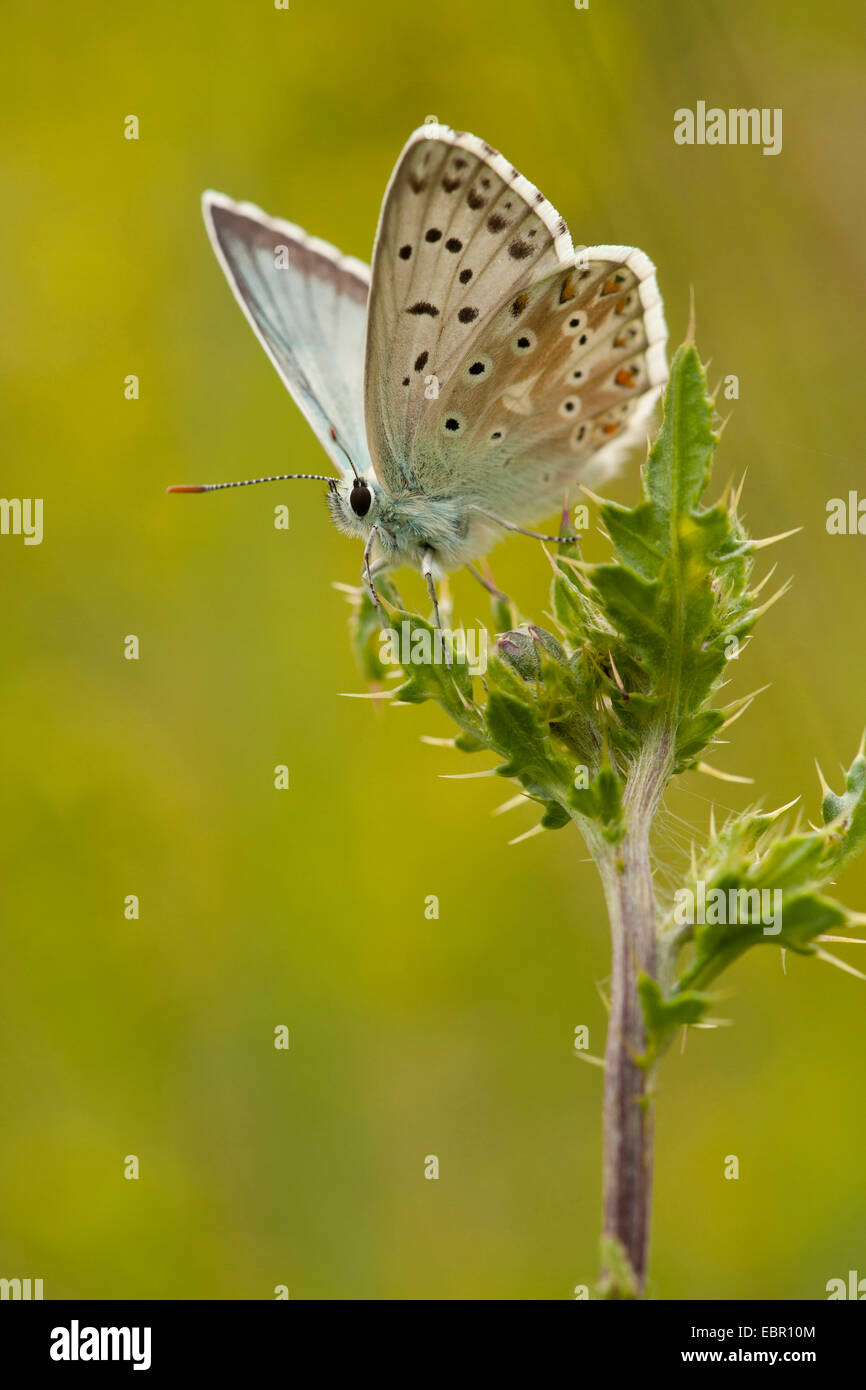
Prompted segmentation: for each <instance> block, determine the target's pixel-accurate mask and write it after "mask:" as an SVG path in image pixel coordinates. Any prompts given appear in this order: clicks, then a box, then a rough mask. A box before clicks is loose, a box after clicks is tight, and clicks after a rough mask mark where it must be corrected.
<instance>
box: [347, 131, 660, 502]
mask: <svg viewBox="0 0 866 1390" xmlns="http://www.w3.org/2000/svg"><path fill="white" fill-rule="evenodd" d="M485 195H486V196H487V201H485V202H483V203H482V198H483V197H485ZM506 204H508V206H506ZM467 272H471V274H467ZM461 277H462V278H461ZM665 339H666V330H665V325H664V317H663V313H662V309H661V304H660V300H659V295H658V290H657V288H656V284H655V276H654V271H653V267H652V265H651V263H650V262H649V260H648V259H647V257H646V256H644V255H643V253H642V252H640V251H635V250H633V249H632V248H629V247H597V248H594V249H590V250H588V251H582V252H581V253H580V254H579V255H575V252H574V249H573V247H572V243H571V239H570V236H569V234H568V230H567V228H566V227H565V223H564V222H562V220H561V219H560V218H559V217H558V215H557V213H556V212H555V210H554V209H553V208H552V207H551V205H550V204H549V203H547V202H546V200H544V199H543V197H542V195H541V194H540V193H538V192H537V190H536V189H534V188H533V187H532V185H530V184H528V183H527V182H526V180H524V179H522V177H521V176H520V175H519V174H518V173H517V171H516V170H514V169H512V168H511V166H510V165H508V164H507V163H506V161H504V160H503V159H502V156H500V155H497V154H496V153H495V152H493V151H490V147H489V146H484V145H482V143H481V142H480V141H478V140H476V139H475V138H474V137H472V136H464V135H455V134H454V132H450V131H447V130H445V129H444V128H442V127H436V128H435V131H434V132H433V134H432V136H431V134H430V133H429V131H428V130H425V129H423V128H422V130H421V131H419V132H416V136H415V137H413V139H412V140H410V143H409V145H408V146H407V148H406V150H405V151H404V154H403V156H402V158H401V160H400V162H399V164H398V166H397V169H396V170H395V174H394V177H393V179H392V182H391V185H390V187H389V191H388V194H387V195H386V201H385V206H384V208H383V213H382V220H381V223H380V230H379V235H378V238H377V244H376V253H375V258H374V271H373V289H372V294H371V310H370V327H369V331H368V338H367V361H366V380H365V398H366V411H367V431H368V439H369V442H370V445H371V451H372V454H373V458H374V462H375V465H376V468H377V471H378V472H379V473H380V476H381V477H382V479H383V481H384V482H385V485H386V486H387V487H388V488H389V490H395V491H397V492H399V491H400V490H401V488H402V489H405V488H410V489H420V490H422V491H423V492H425V493H428V494H429V495H431V496H436V495H452V496H455V495H456V496H462V497H464V498H465V499H466V500H467V502H476V503H477V504H479V505H483V506H486V507H488V508H489V509H491V510H494V511H496V512H497V513H498V514H500V515H503V516H505V517H507V518H508V519H511V520H514V521H518V522H519V521H528V520H530V519H531V518H532V517H533V516H540V515H543V514H544V513H545V511H548V510H550V509H551V507H552V506H554V505H558V504H559V503H560V502H561V501H562V497H563V492H564V491H565V489H566V488H567V487H568V485H569V484H570V483H573V482H574V481H575V480H576V479H578V478H584V479H588V478H589V477H591V476H593V477H594V476H598V474H599V473H601V472H604V471H606V470H607V469H609V468H610V466H611V465H612V463H613V462H614V461H615V457H616V456H618V455H619V454H621V453H622V452H623V450H624V449H627V448H628V447H629V445H630V444H632V443H633V442H634V440H635V438H636V437H637V436H638V435H639V433H640V432H641V430H642V428H643V425H644V423H645V421H646V419H647V416H648V414H649V413H650V411H651V410H652V407H653V405H654V403H655V400H656V398H657V395H658V392H659V390H660V388H661V385H662V384H663V383H664V380H665V377H666V362H665V353H664V344H665Z"/></svg>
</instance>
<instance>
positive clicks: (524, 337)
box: [511, 328, 538, 357]
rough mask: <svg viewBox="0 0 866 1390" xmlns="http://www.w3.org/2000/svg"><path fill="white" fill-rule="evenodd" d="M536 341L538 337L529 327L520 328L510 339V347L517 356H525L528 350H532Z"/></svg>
mask: <svg viewBox="0 0 866 1390" xmlns="http://www.w3.org/2000/svg"><path fill="white" fill-rule="evenodd" d="M537 342H538V339H537V338H536V336H535V334H534V333H533V331H532V329H531V328H521V330H520V332H519V333H515V335H514V337H513V338H512V339H511V348H512V351H513V352H516V353H517V356H518V357H525V356H526V354H527V353H528V352H532V350H533V348H534V347H535V345H536V343H537Z"/></svg>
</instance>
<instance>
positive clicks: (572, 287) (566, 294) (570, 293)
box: [559, 270, 577, 304]
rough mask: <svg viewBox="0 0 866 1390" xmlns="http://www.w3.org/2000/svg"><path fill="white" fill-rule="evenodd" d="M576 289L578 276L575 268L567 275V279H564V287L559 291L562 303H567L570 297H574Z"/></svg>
mask: <svg viewBox="0 0 866 1390" xmlns="http://www.w3.org/2000/svg"><path fill="white" fill-rule="evenodd" d="M576 290H577V276H576V275H575V273H574V271H573V270H570V271H569V272H568V274H567V275H566V277H565V279H564V280H563V282H562V288H561V290H560V291H559V302H560V304H567V303H568V301H569V300H570V299H574V296H575V292H576Z"/></svg>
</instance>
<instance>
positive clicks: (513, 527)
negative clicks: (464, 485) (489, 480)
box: [473, 507, 580, 544]
mask: <svg viewBox="0 0 866 1390" xmlns="http://www.w3.org/2000/svg"><path fill="white" fill-rule="evenodd" d="M473 510H474V511H476V512H480V513H481V515H482V516H486V517H487V518H488V519H489V520H490V521H495V522H496V523H497V525H498V526H504V527H505V530H506V531H517V532H518V533H519V534H520V535H521V536H531V537H532V539H533V540H534V541H553V542H562V541H566V542H573V543H576V544H579V542H580V536H545V535H544V534H543V532H541V531H527V529H526V527H525V526H518V525H517V523H516V522H514V521H506V520H505V517H504V516H497V515H496V513H495V512H488V511H486V510H485V508H484V507H475V508H473Z"/></svg>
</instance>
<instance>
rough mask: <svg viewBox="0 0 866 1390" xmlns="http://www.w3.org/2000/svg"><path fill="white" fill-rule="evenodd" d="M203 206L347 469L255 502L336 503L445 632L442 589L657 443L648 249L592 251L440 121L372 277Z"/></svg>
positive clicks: (236, 276) (283, 368)
mask: <svg viewBox="0 0 866 1390" xmlns="http://www.w3.org/2000/svg"><path fill="white" fill-rule="evenodd" d="M202 201H203V213H204V220H205V224H206V226H207V230H208V233H209V236H210V240H211V243H212V245H213V249H214V251H215V253H216V256H217V259H218V261H219V263H220V265H221V266H222V269H223V271H224V273H225V276H226V279H227V280H228V282H229V285H230V286H231V288H232V291H233V292H234V295H235V298H236V299H237V301H238V303H239V304H240V306H241V308H242V310H243V312H244V314H245V315H246V317H247V319H248V320H249V322H250V325H251V326H252V328H253V331H254V332H255V334H256V336H257V337H258V339H259V341H260V343H261V344H262V346H263V348H264V349H265V351H266V353H267V354H268V356H269V357H270V359H271V361H272V362H273V364H274V366H275V367H276V369H277V371H278V372H279V374H280V376H281V378H282V380H283V382H284V383H285V385H286V386H287V387H288V389H289V392H290V393H291V395H292V396H293V398H294V400H295V402H296V404H297V405H298V406H299V408H300V410H301V411H302V412H303V414H304V415H305V416H306V418H307V420H308V422H309V423H310V425H311V426H312V428H313V430H314V432H315V434H316V436H317V437H318V439H319V441H320V443H321V444H322V445H323V447H324V449H325V451H326V452H327V453H328V455H329V456H330V459H331V461H332V463H333V464H334V465H335V467H336V470H337V474H336V476H329V475H326V474H280V475H278V476H277V477H275V478H263V479H249V480H248V481H249V482H268V481H278V480H282V479H283V478H296V477H304V478H314V479H317V480H319V481H323V482H326V483H327V484H328V493H327V501H328V505H329V508H330V512H331V517H332V519H333V521H334V523H335V524H336V526H337V527H338V528H339V530H341V531H343V532H346V533H347V534H349V535H353V536H357V537H360V538H361V539H362V540H363V541H364V564H363V571H362V574H363V577H364V578H365V580H366V582H367V584H368V587H369V590H370V593H371V597H372V598H373V600H374V602H376V603H377V605H378V600H377V596H376V590H375V585H374V574H375V573H377V572H380V571H381V570H383V569H388V568H394V567H397V566H399V565H403V564H410V565H412V566H414V567H416V568H418V569H420V571H421V573H422V574H423V575H424V577H425V579H426V581H427V587H428V590H429V592H430V596H431V599H432V602H433V607H434V615H435V617H436V621H437V624H438V605H437V602H436V590H435V582H434V581H435V580H436V579H437V578H441V577H442V576H443V575H444V574H445V573H447V572H448V571H450V570H453V569H455V568H457V567H459V566H461V565H464V564H465V565H469V567H470V568H472V566H471V564H470V562H471V561H472V560H474V559H477V558H478V557H479V556H483V555H485V554H486V553H487V552H488V551H489V550H490V549H491V547H492V546H493V544H494V543H495V541H496V540H498V539H499V538H501V536H502V533H503V530H506V531H521V532H523V533H524V534H527V535H532V536H539V535H540V533H538V532H536V531H530V530H527V523H530V522H537V521H538V520H539V519H541V518H543V517H544V516H545V515H549V514H551V513H552V512H553V510H554V509H555V508H559V507H560V506H561V505H562V503H563V499H567V496H568V493H569V491H570V490H573V489H574V487H575V485H576V484H577V483H578V481H580V482H583V483H592V482H596V481H597V480H598V479H599V477H604V476H607V475H609V474H610V472H611V471H612V470H613V468H614V466H615V464H616V463H617V462H618V461H619V459H620V458H621V457H622V456H623V454H624V453H626V452H627V451H628V450H629V448H630V447H631V446H632V445H633V444H634V443H635V442H636V441H637V440H638V439H639V438H640V437H641V435H642V431H643V429H644V426H645V424H646V422H647V420H648V417H649V416H650V414H651V412H652V410H653V407H654V405H655V403H656V400H657V398H658V395H659V393H660V392H661V390H662V388H663V386H664V383H665V380H666V378H667V360H666V355H665V343H666V340H667V330H666V327H665V320H664V311H663V307H662V303H661V298H660V295H659V291H658V287H657V285H656V279H655V269H654V266H653V265H652V263H651V261H650V260H649V259H648V257H647V256H645V255H644V253H643V252H642V251H638V250H636V249H634V248H632V247H627V246H595V247H591V248H580V249H577V250H576V249H575V246H574V245H573V243H572V239H571V236H570V234H569V230H568V227H567V226H566V224H565V222H564V221H563V219H562V218H561V217H560V216H559V214H558V213H557V212H556V210H555V209H554V208H553V206H552V205H551V204H550V203H549V202H548V201H547V199H546V198H545V197H544V195H543V194H542V193H540V192H539V191H538V189H537V188H535V187H534V185H533V184H531V183H529V181H528V180H527V179H525V178H524V177H523V175H522V174H520V173H518V171H517V169H515V168H514V167H513V166H512V165H511V164H509V163H508V161H507V160H506V159H505V158H504V157H503V156H502V155H501V154H499V152H498V151H497V150H495V149H494V148H493V147H492V146H491V145H488V144H486V143H485V142H484V141H483V140H479V139H478V138H477V137H476V136H474V135H469V134H467V133H466V132H463V131H455V130H451V129H450V128H449V127H448V126H444V125H440V124H438V122H433V121H428V122H426V123H425V124H424V125H423V126H421V127H420V128H419V129H418V130H416V131H414V132H413V134H412V135H411V136H410V137H409V140H408V142H407V144H406V146H405V147H404V149H403V152H402V154H401V155H400V158H399V159H398V161H397V165H396V167H395V169H394V172H393V174H392V176H391V180H390V182H389V184H388V187H387V189H386V191H385V197H384V201H383V204H382V211H381V215H380V218H379V226H378V230H377V233H376V240H375V245H374V249H373V264H372V270H370V269H369V268H368V267H367V266H366V265H364V264H363V263H362V262H361V261H358V260H355V259H354V258H352V257H350V256H343V255H341V254H340V252H339V251H337V250H336V249H335V248H334V247H333V246H330V245H328V243H327V242H324V241H320V240H318V239H315V238H313V237H309V236H307V234H306V233H305V232H303V231H302V230H301V229H300V228H299V227H297V226H294V225H293V224H292V223H289V222H284V221H280V220H278V219H274V218H271V217H268V216H267V215H266V214H265V213H263V212H262V211H261V210H260V209H259V208H257V207H255V206H253V205H252V204H250V203H236V202H234V201H232V199H230V198H227V197H225V196H223V195H222V194H220V193H214V192H207V193H205V194H204V197H203V200H202ZM246 485H247V483H246V482H240V483H215V484H195V485H184V486H181V487H175V488H173V489H170V491H182V492H204V491H216V490H219V489H222V488H228V487H238V486H246ZM540 538H541V539H548V537H546V536H543V535H541V536H540ZM549 539H556V537H550V538H549ZM473 573H475V574H476V577H480V576H479V575H478V574H477V571H475V570H474V569H473ZM482 582H484V581H483V580H482Z"/></svg>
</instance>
